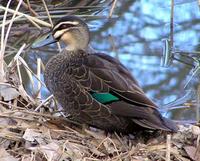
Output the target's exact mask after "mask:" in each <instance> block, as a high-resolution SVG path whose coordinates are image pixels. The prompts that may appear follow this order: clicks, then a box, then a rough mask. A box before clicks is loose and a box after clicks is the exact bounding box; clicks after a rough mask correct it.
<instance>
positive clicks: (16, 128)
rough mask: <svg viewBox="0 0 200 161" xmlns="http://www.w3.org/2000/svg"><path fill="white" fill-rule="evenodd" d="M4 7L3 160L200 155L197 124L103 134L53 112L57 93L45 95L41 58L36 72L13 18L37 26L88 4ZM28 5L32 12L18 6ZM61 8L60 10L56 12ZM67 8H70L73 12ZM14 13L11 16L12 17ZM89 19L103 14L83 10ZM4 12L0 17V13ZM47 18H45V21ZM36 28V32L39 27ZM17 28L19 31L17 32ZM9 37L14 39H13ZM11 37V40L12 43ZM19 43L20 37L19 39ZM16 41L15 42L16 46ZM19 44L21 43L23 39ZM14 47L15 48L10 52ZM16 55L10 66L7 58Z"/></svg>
mask: <svg viewBox="0 0 200 161" xmlns="http://www.w3.org/2000/svg"><path fill="white" fill-rule="evenodd" d="M10 2H11V1H9V2H8V3H7V7H4V6H0V10H1V11H4V16H3V20H2V22H1V24H0V27H1V52H0V58H1V59H0V72H1V78H0V96H1V99H0V141H1V144H0V158H1V159H4V161H16V160H21V161H46V160H47V161H61V160H85V161H90V160H93V161H96V160H109V161H118V160H119V161H121V160H132V161H147V160H158V161H162V160H167V161H169V160H177V161H180V160H182V161H187V160H189V158H190V159H193V160H197V159H200V156H199V154H200V146H199V136H200V132H199V131H200V129H199V127H198V126H188V127H185V126H180V131H179V132H178V133H177V134H173V135H168V137H167V138H166V136H165V135H166V134H164V133H163V134H162V135H157V136H155V135H154V133H148V135H151V136H149V137H148V138H146V137H145V134H144V133H143V134H136V135H135V136H132V135H131V136H128V135H119V134H116V133H114V134H105V133H104V132H103V131H101V130H97V129H91V128H85V127H81V126H80V125H76V126H75V125H74V123H73V122H71V121H70V120H68V119H67V118H64V117H58V116H60V115H62V113H59V112H55V111H53V109H52V108H51V106H52V105H53V106H55V105H56V102H55V100H54V99H53V96H49V97H48V98H46V99H45V100H41V95H42V93H41V87H45V84H44V83H43V82H42V81H41V79H40V75H41V72H42V71H43V70H44V65H43V62H42V61H41V59H40V58H38V60H37V73H36V74H35V73H34V72H33V71H32V70H31V69H30V68H29V66H28V64H27V63H26V61H25V59H24V58H23V57H22V56H21V55H22V53H24V52H26V51H27V50H28V49H29V44H28V45H26V44H25V43H24V42H23V43H22V44H23V45H21V46H20V47H17V45H16V44H17V43H16V42H15V43H14V42H13V41H12V40H11V38H13V37H12V35H11V36H10V37H9V35H10V30H11V29H12V27H13V29H16V26H13V23H15V22H18V23H19V22H21V23H23V21H24V20H26V22H29V23H30V24H32V25H33V27H34V29H35V30H40V29H42V27H44V26H46V27H51V26H52V18H55V17H58V16H56V15H55V13H61V14H60V15H59V16H62V15H63V12H64V11H66V10H67V11H70V12H72V10H75V11H76V10H78V9H80V8H82V9H84V6H82V7H79V6H76V7H71V8H70V7H66V8H62V10H59V9H58V10H52V6H48V5H47V4H46V3H45V1H42V2H43V4H44V6H45V7H44V8H45V12H44V13H46V16H38V17H34V16H35V15H44V14H41V13H42V11H38V9H37V8H34V7H32V6H31V5H30V3H29V1H26V3H25V1H24V2H23V1H22V0H18V4H17V7H16V8H15V9H11V8H10ZM116 2H117V1H116V0H115V1H113V3H112V4H111V6H112V7H111V10H110V15H109V16H108V17H111V16H112V14H113V10H114V7H115V6H116ZM22 7H24V8H25V9H26V10H27V9H28V10H29V11H30V13H31V14H32V15H33V16H31V15H29V14H27V13H25V12H24V13H23V12H22V11H19V9H20V8H22ZM86 8H89V9H90V10H101V9H102V8H104V6H96V7H95V6H93V7H91V6H87V7H85V9H86ZM56 11H57V12H56ZM70 12H69V13H70ZM11 15H12V18H11V19H9V18H8V17H10V16H11ZM85 16H87V17H90V18H104V17H101V16H94V15H85ZM0 17H1V16H0ZM47 19H48V20H49V22H50V23H49V22H46V21H45V20H47ZM35 30H34V31H35ZM14 32H16V31H14ZM9 39H10V41H9ZM8 42H9V43H8ZM19 42H20V41H19ZM14 44H15V45H14ZM19 44H20V43H19ZM9 50H11V51H9ZM9 54H15V56H14V57H13V59H12V60H11V62H10V63H8V65H5V62H4V58H5V57H6V56H7V55H9ZM22 67H23V68H24V69H25V71H26V73H27V76H28V78H29V80H30V83H31V86H32V88H33V89H34V88H35V85H34V78H35V79H36V80H37V87H36V89H37V92H36V95H35V96H34V97H33V96H32V95H29V94H28V93H27V91H26V90H25V88H24V83H23V75H22V74H21V73H22V72H21V69H22Z"/></svg>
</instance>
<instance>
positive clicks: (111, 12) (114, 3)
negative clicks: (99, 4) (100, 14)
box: [108, 0, 117, 18]
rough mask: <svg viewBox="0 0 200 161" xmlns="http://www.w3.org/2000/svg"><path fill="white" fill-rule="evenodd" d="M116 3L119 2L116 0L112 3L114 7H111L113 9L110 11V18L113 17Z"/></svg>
mask: <svg viewBox="0 0 200 161" xmlns="http://www.w3.org/2000/svg"><path fill="white" fill-rule="evenodd" d="M116 4H117V0H114V2H113V4H112V7H111V9H110V13H109V16H108V18H111V17H112V14H113V11H114V9H115V6H116Z"/></svg>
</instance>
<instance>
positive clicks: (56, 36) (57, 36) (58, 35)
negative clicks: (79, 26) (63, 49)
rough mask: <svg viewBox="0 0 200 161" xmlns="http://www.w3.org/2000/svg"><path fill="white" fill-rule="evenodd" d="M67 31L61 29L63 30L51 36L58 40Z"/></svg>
mask: <svg viewBox="0 0 200 161" xmlns="http://www.w3.org/2000/svg"><path fill="white" fill-rule="evenodd" d="M67 30H68V29H63V30H59V31H56V32H55V34H54V35H53V37H54V38H55V39H56V38H59V37H60V36H61V35H62V34H64V33H65V32H66V31H67Z"/></svg>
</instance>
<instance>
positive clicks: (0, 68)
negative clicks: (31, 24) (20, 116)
mask: <svg viewBox="0 0 200 161" xmlns="http://www.w3.org/2000/svg"><path fill="white" fill-rule="evenodd" d="M10 3H11V0H9V1H8V3H7V6H6V8H5V13H4V16H3V22H2V25H3V26H2V29H1V45H0V46H1V51H0V75H1V77H0V82H4V79H5V73H4V46H5V44H4V34H5V22H6V17H7V12H8V8H9V6H10Z"/></svg>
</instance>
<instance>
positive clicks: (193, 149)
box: [184, 146, 199, 161]
mask: <svg viewBox="0 0 200 161" xmlns="http://www.w3.org/2000/svg"><path fill="white" fill-rule="evenodd" d="M184 149H185V151H186V153H187V154H188V156H189V157H190V158H191V159H192V160H194V161H199V160H196V159H197V156H196V155H197V149H196V147H194V146H185V147H184Z"/></svg>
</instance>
